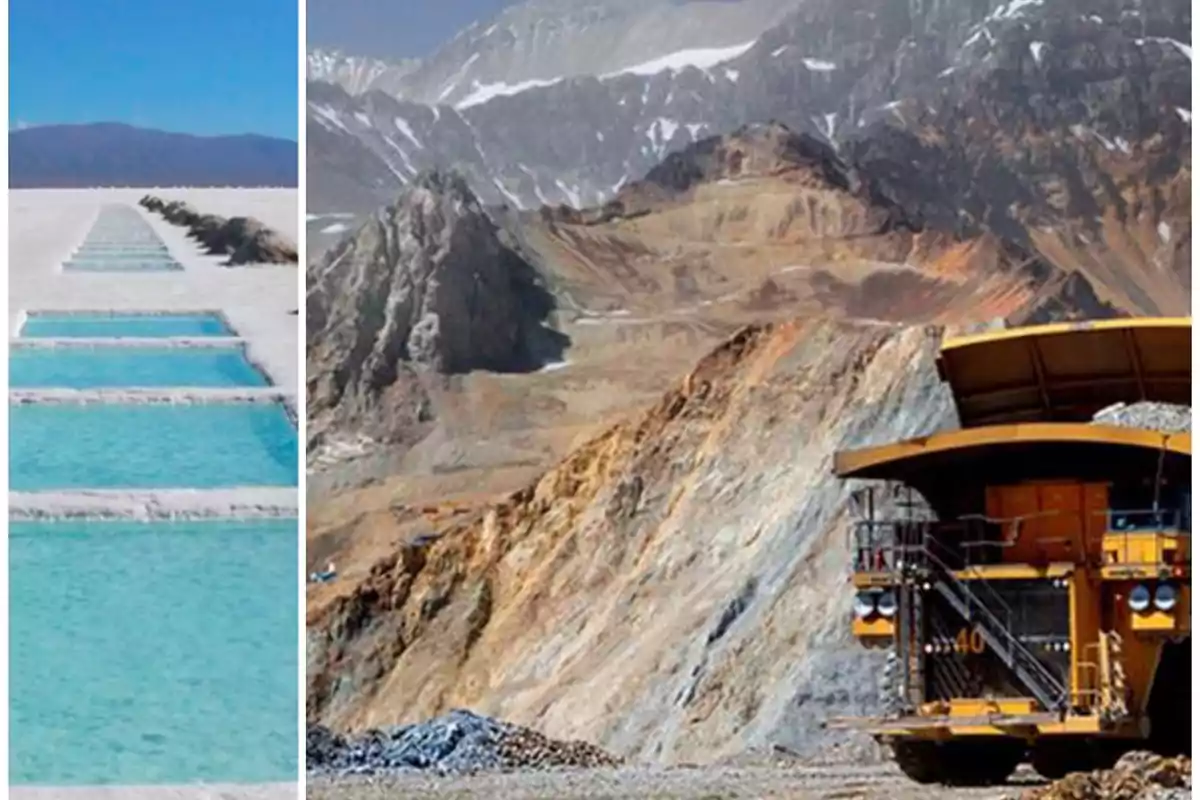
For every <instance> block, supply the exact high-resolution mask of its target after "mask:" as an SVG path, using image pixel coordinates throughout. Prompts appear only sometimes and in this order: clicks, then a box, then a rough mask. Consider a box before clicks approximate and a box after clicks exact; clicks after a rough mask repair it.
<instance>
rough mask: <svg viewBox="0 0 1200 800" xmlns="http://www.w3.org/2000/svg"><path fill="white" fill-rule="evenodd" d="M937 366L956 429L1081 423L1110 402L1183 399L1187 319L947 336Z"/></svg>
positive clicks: (1186, 392)
mask: <svg viewBox="0 0 1200 800" xmlns="http://www.w3.org/2000/svg"><path fill="white" fill-rule="evenodd" d="M938 370H939V373H940V375H941V377H942V379H943V380H945V381H946V382H948V383H949V384H950V388H951V391H952V392H953V394H954V400H955V405H956V407H957V408H958V412H959V417H960V420H961V422H962V424H963V426H964V427H975V426H979V425H985V424H994V423H998V422H1015V421H1018V420H1028V421H1033V420H1043V421H1047V420H1060V421H1086V420H1089V419H1090V418H1091V415H1092V414H1093V413H1095V411H1097V410H1099V409H1101V408H1103V407H1105V406H1108V405H1111V404H1113V403H1117V402H1127V403H1130V402H1136V401H1138V400H1154V401H1160V402H1170V403H1180V404H1185V403H1188V402H1190V397H1191V319H1190V318H1186V317H1182V318H1165V319H1151V318H1141V319H1121V320H1102V321H1088V322H1069V323H1058V324H1053V325H1036V326H1030V327H1026V328H1015V329H1010V330H1000V331H989V332H987V333H982V334H976V335H972V336H960V337H953V338H947V339H946V340H945V341H944V342H943V344H942V350H941V353H940V355H939V357H938Z"/></svg>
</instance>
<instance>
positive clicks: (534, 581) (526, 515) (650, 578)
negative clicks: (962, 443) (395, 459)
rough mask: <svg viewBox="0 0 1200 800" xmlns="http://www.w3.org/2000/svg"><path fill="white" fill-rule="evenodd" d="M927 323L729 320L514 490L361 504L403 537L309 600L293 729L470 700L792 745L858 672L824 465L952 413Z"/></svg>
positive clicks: (555, 728) (418, 712) (568, 724)
mask: <svg viewBox="0 0 1200 800" xmlns="http://www.w3.org/2000/svg"><path fill="white" fill-rule="evenodd" d="M937 334H938V331H937V330H926V329H921V328H913V329H908V330H907V331H905V332H899V331H897V330H896V329H894V328H892V327H890V326H881V325H867V324H862V323H833V322H812V323H805V322H798V323H788V324H782V325H778V326H768V327H760V328H747V329H744V330H743V331H741V332H739V333H738V334H737V335H735V336H734V337H732V338H731V339H730V340H728V341H727V342H726V343H725V344H724V345H723V346H721V347H720V348H718V349H717V350H716V351H714V352H713V353H712V354H711V355H709V356H708V357H706V358H705V359H703V360H702V361H701V363H700V364H699V365H698V366H697V367H696V368H695V369H694V370H692V371H691V372H690V373H689V374H688V375H687V376H686V377H685V378H683V380H682V381H679V382H678V383H677V384H676V386H675V387H674V388H673V389H671V390H670V391H668V392H667V393H666V394H665V395H664V396H663V397H662V398H661V399H660V400H659V401H658V402H657V403H655V404H654V405H653V406H652V407H651V408H650V409H648V410H647V411H645V412H644V413H642V414H640V415H638V416H636V417H634V418H633V419H630V420H629V421H627V422H625V423H623V424H619V425H616V426H614V427H612V428H609V429H607V430H605V431H603V432H602V433H600V434H599V435H597V436H595V437H593V438H591V439H590V440H588V441H587V442H585V443H584V444H583V445H581V446H580V447H579V448H577V449H576V450H574V452H572V454H571V455H570V456H569V457H568V458H567V459H566V460H565V461H564V462H563V463H562V464H560V465H559V466H557V467H556V468H554V469H553V470H551V471H550V472H548V473H547V474H546V475H545V476H544V477H542V478H541V479H540V480H538V481H537V482H536V483H534V484H532V485H531V486H529V487H528V488H527V489H523V490H520V491H518V492H515V493H513V494H511V495H510V496H509V497H507V498H506V499H504V500H501V501H499V502H497V503H496V504H494V505H491V506H485V507H482V508H479V509H477V510H476V509H471V510H467V511H465V512H462V513H458V514H456V513H455V512H456V510H457V509H456V508H455V506H453V505H450V504H448V505H444V506H443V505H438V504H432V505H427V506H424V507H421V506H419V505H413V506H411V507H410V506H399V507H394V508H392V509H387V510H380V511H378V512H375V513H376V515H378V516H377V518H376V519H374V520H363V521H362V522H360V528H361V527H363V526H364V525H365V524H367V523H369V522H374V523H375V524H380V525H386V526H388V527H390V528H391V529H392V536H393V537H397V538H398V539H400V540H403V539H408V541H407V542H405V543H403V544H399V545H398V546H397V547H396V549H395V550H394V551H393V553H392V554H390V555H389V556H387V557H385V558H383V559H381V560H380V561H378V562H376V563H375V564H374V565H373V566H372V567H371V568H370V570H369V572H368V573H367V574H366V575H365V576H362V577H361V578H356V579H355V580H353V581H351V582H347V584H346V585H345V586H342V587H327V589H328V590H327V591H326V592H323V593H321V594H317V595H312V596H310V604H309V629H310V637H309V662H308V676H309V692H308V696H309V701H308V702H309V706H308V711H309V716H310V718H316V719H322V720H326V721H329V722H332V723H334V724H338V725H343V726H350V727H359V726H366V725H377V724H382V723H385V722H388V723H390V722H395V721H412V720H416V719H420V718H422V717H425V716H429V715H433V714H436V713H438V712H440V711H441V710H443V709H444V708H447V707H453V706H469V707H473V708H476V709H479V710H482V711H484V712H486V713H489V714H494V715H498V716H501V717H504V718H507V719H513V720H519V721H521V722H523V723H525V724H532V725H534V726H535V727H537V728H539V729H541V730H544V731H546V732H547V733H548V734H549V735H552V736H556V737H566V738H584V739H587V740H589V741H594V742H598V743H601V744H602V745H603V746H605V747H606V748H608V749H610V750H613V751H614V752H618V753H620V754H622V755H629V756H633V757H637V758H645V759H651V760H665V761H674V760H680V759H683V760H695V759H711V758H716V757H720V756H722V755H728V754H732V753H734V752H737V751H739V750H740V749H742V748H744V747H748V746H754V745H764V744H771V743H782V744H785V745H787V746H789V747H792V748H794V749H798V750H800V751H802V752H812V751H813V750H814V749H816V747H817V744H818V742H817V740H816V736H817V735H818V732H819V722H820V721H821V720H823V719H825V718H826V716H827V715H829V714H837V713H847V712H853V711H856V710H857V711H862V710H865V709H866V708H868V707H870V706H871V705H872V703H873V702H874V692H875V688H874V687H875V685H876V680H875V677H876V675H877V667H878V665H877V664H875V662H874V660H873V659H872V657H870V656H869V655H865V654H863V653H862V652H860V651H859V650H858V648H856V647H855V645H854V644H853V643H851V642H850V641H848V638H847V635H846V625H845V624H844V623H845V619H846V618H847V615H848V613H849V599H850V595H849V594H847V593H846V592H845V591H842V584H843V581H844V580H845V575H846V568H847V565H848V561H847V555H846V550H845V548H844V547H842V541H843V538H844V536H845V528H844V527H843V525H842V524H841V523H842V515H843V511H844V508H843V506H844V502H845V500H846V495H845V489H844V487H842V486H839V485H837V484H836V483H835V481H834V480H833V478H832V477H831V474H830V460H829V459H830V454H831V453H832V452H833V450H834V449H836V448H839V447H844V446H850V445H854V444H865V443H867V442H869V441H872V440H875V439H878V438H879V437H881V436H882V437H885V438H886V437H887V436H895V435H905V434H917V433H920V432H927V431H931V430H933V429H936V428H938V427H940V426H943V425H946V424H948V423H949V422H950V421H951V419H952V411H951V407H950V404H949V401H948V397H947V396H945V394H944V393H943V392H942V390H941V389H940V387H939V384H938V383H937V380H936V377H934V373H933V371H932V369H931V361H930V358H931V356H932V353H933V352H934V348H935V347H936V344H937ZM897 364H906V365H910V368H909V369H906V370H897V369H896V368H895V367H896V365H897ZM421 533H424V534H425V535H424V536H421V535H419V534H421ZM331 535H332V534H331ZM409 537H411V538H409ZM323 545H324V546H328V540H325V541H322V540H321V539H316V540H314V541H312V542H311V543H310V553H312V552H314V550H317V551H319V550H320V549H321V548H322V546H323ZM358 546H363V544H362V543H360V544H359V545H358ZM824 735H826V736H827V735H828V734H824Z"/></svg>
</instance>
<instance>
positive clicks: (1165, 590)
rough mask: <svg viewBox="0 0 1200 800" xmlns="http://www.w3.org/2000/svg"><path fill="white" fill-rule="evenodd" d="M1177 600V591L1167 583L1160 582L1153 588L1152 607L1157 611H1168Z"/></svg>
mask: <svg viewBox="0 0 1200 800" xmlns="http://www.w3.org/2000/svg"><path fill="white" fill-rule="evenodd" d="M1177 602H1179V592H1178V591H1176V589H1175V587H1174V586H1172V585H1171V584H1169V583H1160V584H1159V585H1158V588H1156V589H1155V590H1154V607H1155V608H1157V609H1158V610H1159V611H1170V610H1171V609H1172V608H1174V607H1175V604H1176V603H1177Z"/></svg>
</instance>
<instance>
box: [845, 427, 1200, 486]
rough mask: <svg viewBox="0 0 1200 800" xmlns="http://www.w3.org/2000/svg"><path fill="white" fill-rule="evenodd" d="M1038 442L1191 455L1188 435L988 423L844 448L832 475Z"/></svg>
mask: <svg viewBox="0 0 1200 800" xmlns="http://www.w3.org/2000/svg"><path fill="white" fill-rule="evenodd" d="M1036 443H1045V444H1053V443H1083V444H1096V445H1122V446H1127V447H1138V448H1147V449H1152V450H1159V449H1165V450H1167V451H1169V452H1172V453H1178V454H1180V455H1185V456H1190V455H1191V454H1192V437H1191V435H1190V434H1186V433H1176V434H1166V433H1159V432H1157V431H1147V430H1141V429H1138V428H1120V427H1116V426H1108V425H1089V424H1084V423H1075V422H1026V423H1006V424H1003V425H989V426H987V427H983V428H964V429H962V430H954V431H946V432H944V433H935V434H933V435H932V436H922V437H918V438H916V439H908V440H905V441H902V442H895V443H893V444H885V445H880V446H878V447H865V448H862V449H858V450H843V451H841V452H838V453H835V454H834V459H833V461H834V467H833V468H834V472H835V473H836V474H837V475H839V476H840V477H843V478H855V477H873V478H881V479H886V478H891V477H893V476H894V474H895V472H894V470H890V469H889V467H895V466H898V465H902V464H904V463H905V462H908V461H911V460H912V459H917V458H922V457H925V456H930V455H936V454H941V453H949V452H953V451H956V450H967V449H970V448H996V447H1005V446H1009V445H1018V444H1019V445H1027V444H1036Z"/></svg>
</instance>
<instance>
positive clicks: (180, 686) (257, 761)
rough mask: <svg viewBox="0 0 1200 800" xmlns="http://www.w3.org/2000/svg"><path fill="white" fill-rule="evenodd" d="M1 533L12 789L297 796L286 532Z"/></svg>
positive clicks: (29, 529)
mask: <svg viewBox="0 0 1200 800" xmlns="http://www.w3.org/2000/svg"><path fill="white" fill-rule="evenodd" d="M9 527H10V530H9V535H8V552H9V589H8V592H9V652H10V653H11V656H10V658H9V667H8V669H9V714H10V717H9V734H8V738H9V775H10V782H11V783H12V784H20V785H30V784H34V785H37V784H40V785H57V786H70V785H134V784H138V785H154V784H184V783H196V782H205V783H267V782H294V781H296V780H298V770H299V768H300V765H299V764H298V763H297V762H298V757H297V752H296V740H297V737H298V735H299V730H298V726H299V723H298V719H299V701H298V698H297V694H298V686H297V680H298V678H297V675H298V672H299V663H298V662H299V656H298V653H297V646H296V636H297V633H296V631H297V630H298V625H299V618H298V615H299V609H298V608H297V604H296V559H297V555H298V554H297V548H298V546H299V545H298V533H299V531H298V527H299V526H298V523H297V521H296V520H295V519H288V520H253V521H249V520H242V521H237V522H234V521H221V520H213V521H210V520H205V521H198V522H197V521H189V522H182V521H180V522H107V521H106V522H100V521H86V520H85V521H73V520H70V521H69V520H62V521H53V522H13V523H11V525H10V526H9ZM114 796H117V795H114Z"/></svg>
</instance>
